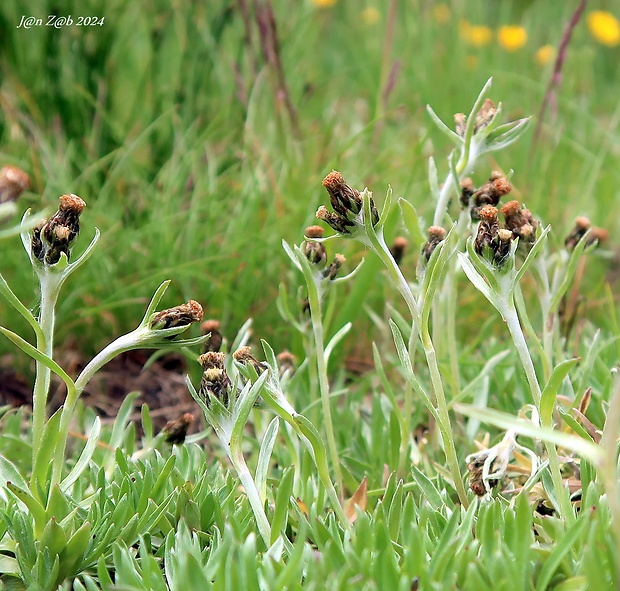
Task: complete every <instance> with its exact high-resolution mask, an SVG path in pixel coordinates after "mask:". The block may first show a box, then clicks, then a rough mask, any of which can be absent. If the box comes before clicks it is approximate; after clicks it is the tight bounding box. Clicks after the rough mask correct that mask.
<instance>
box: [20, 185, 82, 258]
mask: <svg viewBox="0 0 620 591" xmlns="http://www.w3.org/2000/svg"><path fill="white" fill-rule="evenodd" d="M85 207H86V203H85V202H84V200H83V199H81V198H80V197H78V196H77V195H73V194H71V195H63V196H62V197H61V198H60V206H59V208H58V211H57V212H56V213H55V214H54V215H53V216H52V217H51V218H50V219H49V220H44V221H43V222H42V223H41V224H39V225H38V226H37V227H36V228H34V230H33V231H32V235H31V252H32V255H33V256H34V258H36V259H37V260H39V261H41V262H44V263H45V264H47V265H55V264H56V263H57V262H58V261H59V260H60V257H61V255H62V254H63V253H64V254H65V256H66V257H67V260H69V258H70V256H71V245H72V243H73V241H74V240H75V239H76V237H77V235H78V234H79V231H80V214H81V213H82V211H83V210H84V208H85Z"/></svg>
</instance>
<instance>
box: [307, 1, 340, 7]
mask: <svg viewBox="0 0 620 591" xmlns="http://www.w3.org/2000/svg"><path fill="white" fill-rule="evenodd" d="M312 4H314V5H315V6H316V7H317V8H330V7H332V6H333V5H334V4H336V0H312Z"/></svg>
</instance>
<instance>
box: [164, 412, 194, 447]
mask: <svg viewBox="0 0 620 591" xmlns="http://www.w3.org/2000/svg"><path fill="white" fill-rule="evenodd" d="M194 419H195V417H194V415H193V414H192V413H190V412H186V413H185V414H184V415H182V416H181V417H179V418H178V419H173V420H171V421H168V422H167V423H166V424H165V425H164V428H163V429H162V430H161V431H162V433H163V434H164V436H165V437H164V441H166V443H173V444H176V445H180V444H181V443H185V437H187V431H188V429H189V428H190V427H191V426H192V423H193V422H194Z"/></svg>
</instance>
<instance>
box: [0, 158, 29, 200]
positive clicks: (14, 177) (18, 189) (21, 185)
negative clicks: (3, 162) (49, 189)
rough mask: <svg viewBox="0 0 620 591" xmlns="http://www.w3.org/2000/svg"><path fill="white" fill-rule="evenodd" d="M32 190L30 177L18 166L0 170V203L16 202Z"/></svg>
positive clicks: (4, 167)
mask: <svg viewBox="0 0 620 591" xmlns="http://www.w3.org/2000/svg"><path fill="white" fill-rule="evenodd" d="M29 188H30V179H29V177H28V175H27V174H26V173H25V172H24V171H23V170H22V169H21V168H17V166H3V167H2V168H1V169H0V203H7V202H8V201H15V200H16V199H17V198H18V197H19V196H20V195H21V194H22V193H23V192H24V191H26V190H28V189H29Z"/></svg>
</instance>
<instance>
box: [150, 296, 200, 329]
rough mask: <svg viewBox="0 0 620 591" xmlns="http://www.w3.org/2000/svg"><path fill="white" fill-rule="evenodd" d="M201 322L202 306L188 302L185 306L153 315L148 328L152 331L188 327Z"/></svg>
mask: <svg viewBox="0 0 620 591" xmlns="http://www.w3.org/2000/svg"><path fill="white" fill-rule="evenodd" d="M201 320H202V306H201V305H200V304H199V303H198V302H196V301H194V300H189V302H187V304H181V305H180V306H175V307H174V308H168V309H167V310H162V311H161V312H156V313H155V314H153V316H151V319H150V322H149V328H150V329H152V330H162V329H166V328H174V327H176V326H184V325H187V326H189V325H190V324H192V323H194V322H200V321H201Z"/></svg>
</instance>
